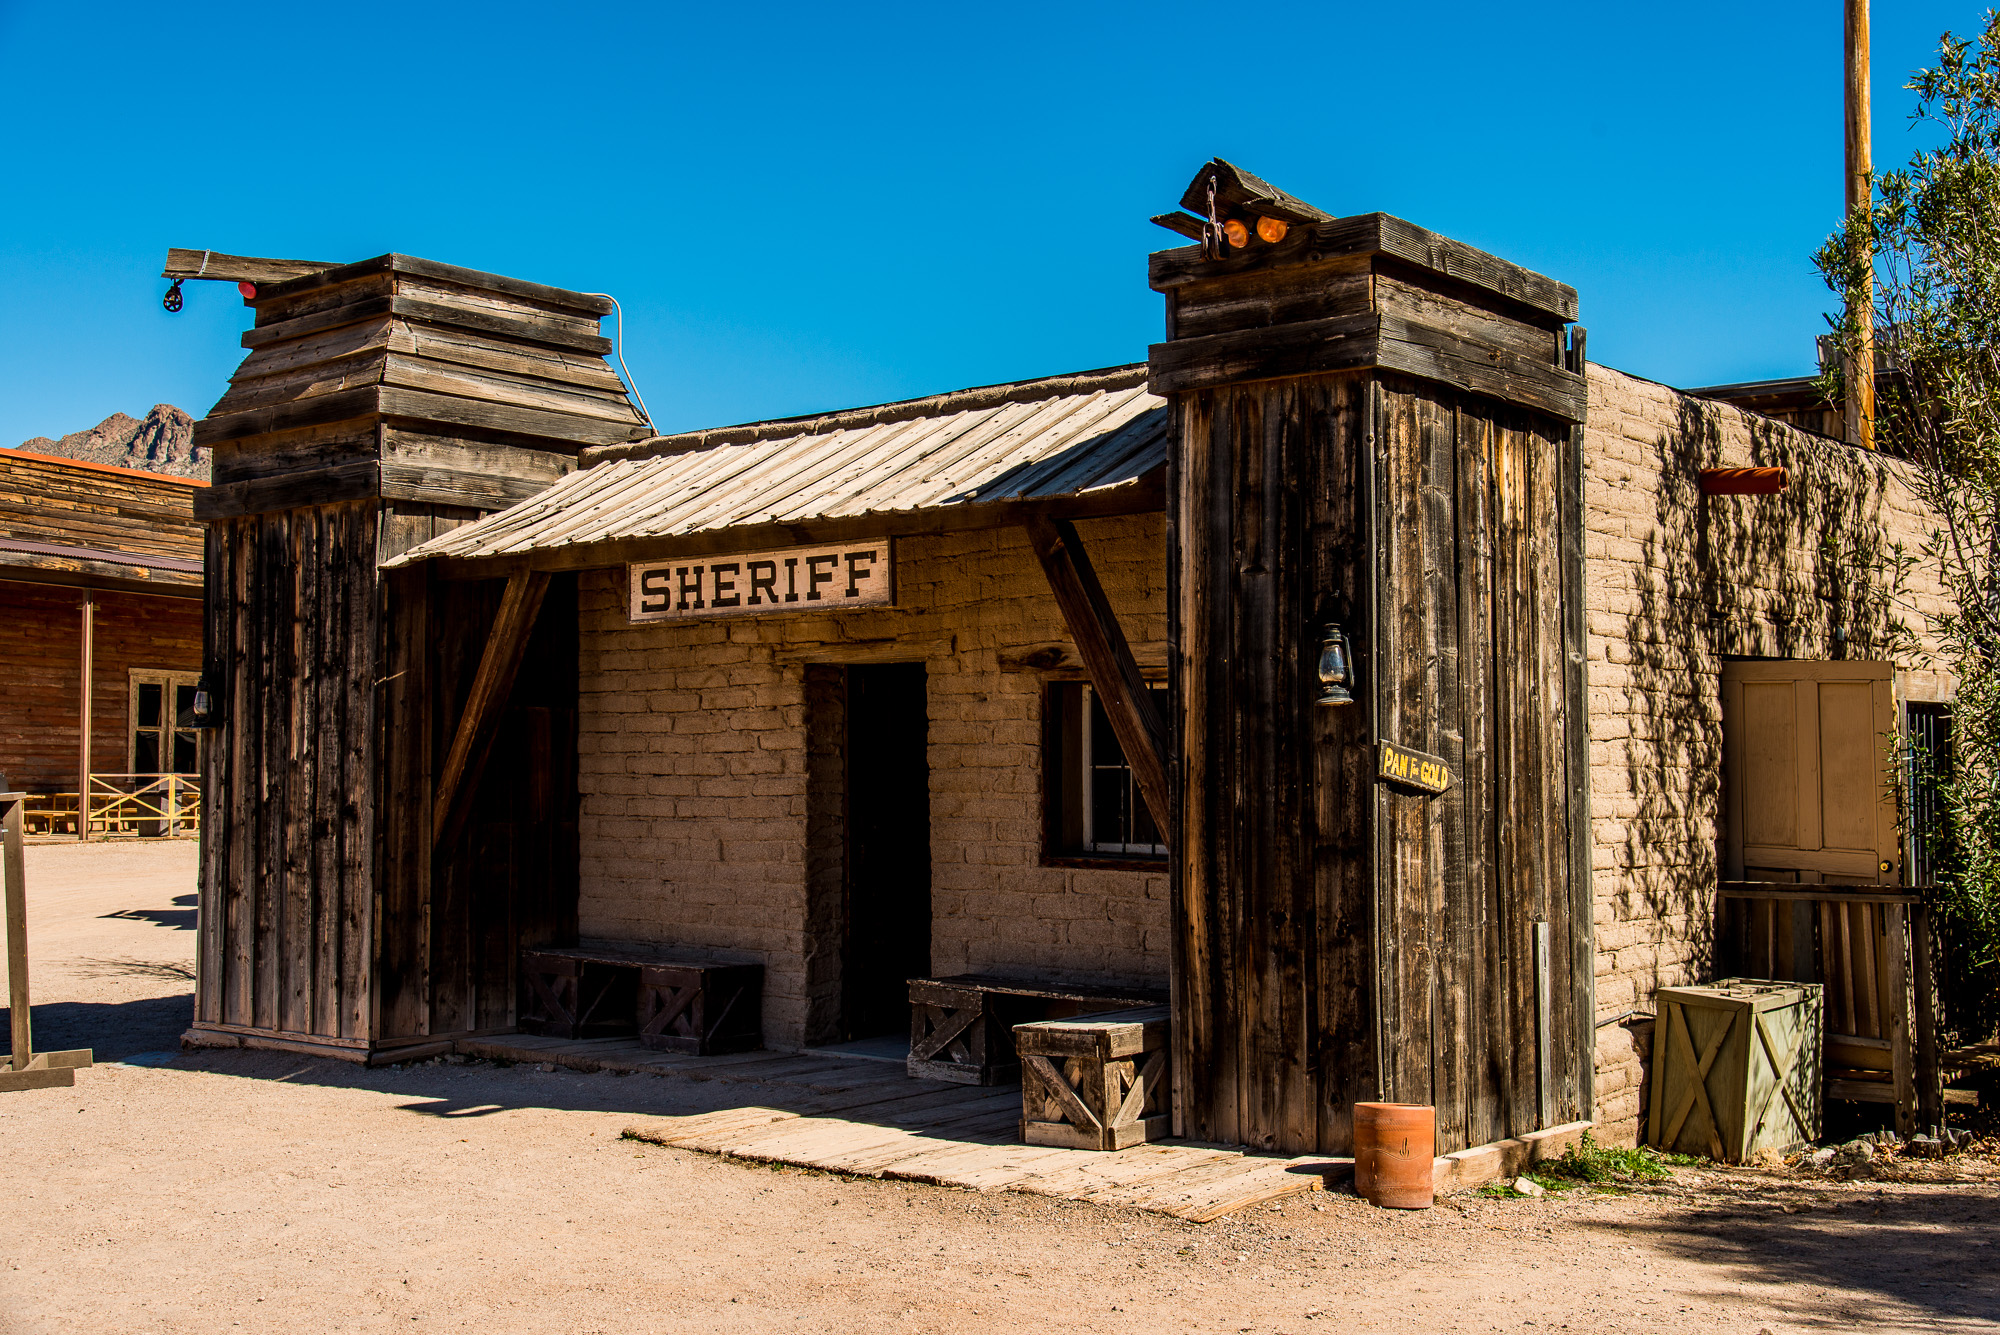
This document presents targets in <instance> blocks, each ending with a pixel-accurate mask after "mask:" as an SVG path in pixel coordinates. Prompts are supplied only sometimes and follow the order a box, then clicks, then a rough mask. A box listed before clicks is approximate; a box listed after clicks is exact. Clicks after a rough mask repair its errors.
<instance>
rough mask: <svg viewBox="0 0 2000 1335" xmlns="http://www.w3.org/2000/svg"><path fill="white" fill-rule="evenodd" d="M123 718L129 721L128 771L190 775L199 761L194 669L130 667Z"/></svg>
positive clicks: (196, 678) (198, 765) (195, 675)
mask: <svg viewBox="0 0 2000 1335" xmlns="http://www.w3.org/2000/svg"><path fill="white" fill-rule="evenodd" d="M131 678H132V685H131V695H130V697H129V699H128V702H127V704H128V708H127V712H126V715H125V716H126V717H127V718H129V719H130V720H131V721H132V729H131V743H130V745H129V746H128V747H127V749H126V763H127V769H126V771H125V772H126V773H128V774H193V773H194V772H195V771H196V770H198V769H199V768H200V767H201V766H200V762H199V760H198V758H197V757H198V754H199V753H198V751H197V749H196V747H195V729H194V687H195V682H196V680H198V678H199V674H198V673H194V672H167V671H163V670H158V669H153V668H133V669H132V672H131Z"/></svg>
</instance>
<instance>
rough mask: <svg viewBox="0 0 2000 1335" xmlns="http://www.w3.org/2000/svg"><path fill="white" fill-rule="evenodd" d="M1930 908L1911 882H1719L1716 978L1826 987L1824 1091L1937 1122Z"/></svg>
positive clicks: (1902, 1119)
mask: <svg viewBox="0 0 2000 1335" xmlns="http://www.w3.org/2000/svg"><path fill="white" fill-rule="evenodd" d="M1931 947H1932V941H1931V922H1930V911H1929V910H1928V909H1927V908H1925V907H1924V904H1923V900H1922V898H1921V896H1920V895H1919V894H1918V893H1917V892H1916V890H1915V889H1912V888H1909V887H1904V886H1888V885H1799V884H1788V883H1779V882H1765V881H1724V882H1722V884H1721V886H1720V888H1719V891H1718V894H1717V898H1716V924H1715V960H1716V971H1717V973H1718V974H1719V975H1735V976H1738V977H1744V978H1772V979H1782V980H1785V981H1788V982H1798V983H1819V984H1820V985H1821V986H1822V987H1824V988H1825V992H1824V1003H1825V1015H1826V1053H1825V1070H1826V1093H1827V1097H1829V1098H1835V1099H1854V1100H1860V1101H1863V1102H1870V1103H1889V1104H1893V1105H1895V1109H1896V1129H1897V1131H1899V1132H1900V1133H1901V1134H1903V1135H1906V1136H1907V1135H1910V1134H1912V1133H1913V1132H1914V1131H1916V1130H1917V1129H1918V1128H1919V1127H1929V1126H1936V1125H1938V1124H1940V1123H1941V1122H1942V1120H1943V1100H1944V1095H1943V1090H1942V1080H1941V1071H1940V1069H1939V1062H1938V1044H1937V1012H1936V1006H1935V997H1936V993H1935V991H1934V979H1933V975H1932V963H1931V961H1932V948H1931Z"/></svg>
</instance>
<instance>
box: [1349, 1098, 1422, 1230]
mask: <svg viewBox="0 0 2000 1335" xmlns="http://www.w3.org/2000/svg"><path fill="white" fill-rule="evenodd" d="M1436 1157H1437V1109H1435V1108H1433V1107H1431V1106H1430V1105H1429V1104H1424V1103H1357V1104H1355V1105H1354V1190H1355V1193H1356V1194H1357V1195H1360V1196H1365V1197H1366V1198H1367V1199H1368V1202H1369V1204H1371V1205H1379V1206H1383V1207H1385V1208H1387V1209H1391V1210H1428V1209H1430V1207H1431V1203H1432V1201H1433V1200H1435V1199H1436V1197H1435V1193H1434V1189H1433V1185H1432V1177H1431V1161H1432V1160H1433V1159H1435V1158H1436Z"/></svg>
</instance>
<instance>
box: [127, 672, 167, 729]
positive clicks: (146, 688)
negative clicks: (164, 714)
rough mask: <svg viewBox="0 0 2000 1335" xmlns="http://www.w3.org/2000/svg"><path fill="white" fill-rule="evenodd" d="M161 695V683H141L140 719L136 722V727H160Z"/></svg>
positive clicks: (134, 724) (134, 723)
mask: <svg viewBox="0 0 2000 1335" xmlns="http://www.w3.org/2000/svg"><path fill="white" fill-rule="evenodd" d="M160 693H161V688H160V683H158V682H156V681H147V682H141V683H140V684H139V717H138V718H137V719H136V720H134V722H133V726H134V727H138V728H157V727H159V726H160Z"/></svg>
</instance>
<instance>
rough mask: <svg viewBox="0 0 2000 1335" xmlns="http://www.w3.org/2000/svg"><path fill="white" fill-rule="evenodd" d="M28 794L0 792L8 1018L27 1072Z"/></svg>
mask: <svg viewBox="0 0 2000 1335" xmlns="http://www.w3.org/2000/svg"><path fill="white" fill-rule="evenodd" d="M27 800H28V799H27V795H26V794H25V793H0V802H4V803H6V804H7V812H6V815H5V817H4V818H0V839H4V840H5V842H6V851H5V853H4V854H0V860H4V862H5V866H6V874H7V1015H8V1018H9V1019H10V1020H11V1021H13V1024H12V1028H13V1031H14V1034H13V1041H14V1046H13V1049H12V1051H13V1054H14V1069H15V1070H17V1071H24V1070H26V1069H27V1067H28V1063H29V1062H31V1061H33V1060H34V1056H35V1034H34V1028H33V1026H32V1025H31V1024H30V1022H29V1015H28V880H27V867H26V859H25V858H24V856H23V855H22V850H21V809H22V807H23V806H24V805H25V804H26V803H27Z"/></svg>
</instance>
